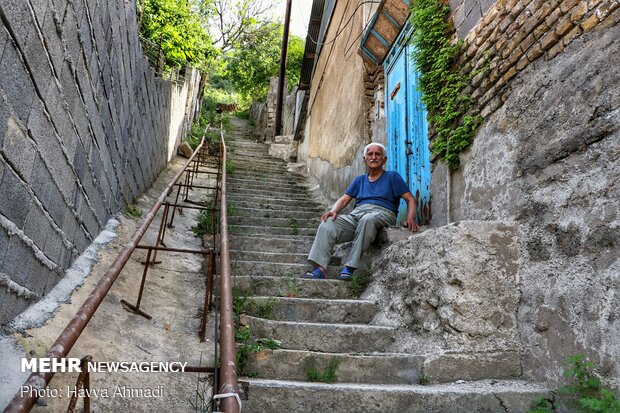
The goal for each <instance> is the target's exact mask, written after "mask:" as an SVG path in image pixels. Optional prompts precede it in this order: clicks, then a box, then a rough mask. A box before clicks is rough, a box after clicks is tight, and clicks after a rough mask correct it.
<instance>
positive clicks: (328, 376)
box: [304, 357, 340, 383]
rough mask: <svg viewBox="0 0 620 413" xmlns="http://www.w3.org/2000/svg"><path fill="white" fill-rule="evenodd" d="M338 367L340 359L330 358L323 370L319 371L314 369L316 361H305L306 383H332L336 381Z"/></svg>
mask: <svg viewBox="0 0 620 413" xmlns="http://www.w3.org/2000/svg"><path fill="white" fill-rule="evenodd" d="M339 366H340V358H339V357H332V358H330V359H329V362H328V363H327V366H325V370H323V371H319V369H317V368H316V360H315V359H314V358H308V359H306V361H305V363H304V370H305V372H306V378H307V380H308V381H314V382H320V383H334V382H335V381H336V380H338V376H337V375H336V371H337V370H338V367H339Z"/></svg>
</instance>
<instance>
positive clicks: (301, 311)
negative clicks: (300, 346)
mask: <svg viewBox="0 0 620 413" xmlns="http://www.w3.org/2000/svg"><path fill="white" fill-rule="evenodd" d="M249 300H250V302H251V304H249V305H247V306H246V309H245V311H244V312H245V313H246V314H247V315H250V316H253V317H259V318H266V319H270V320H280V321H303V322H311V323H345V324H346V323H352V324H360V323H369V322H370V321H371V320H372V318H373V317H374V316H375V315H376V314H377V312H378V311H379V309H378V308H377V305H376V304H375V303H374V302H372V301H368V300H325V299H321V298H291V297H257V296H254V297H251V298H249ZM262 377H264V376H262Z"/></svg>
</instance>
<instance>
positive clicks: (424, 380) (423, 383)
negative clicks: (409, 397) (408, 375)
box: [418, 374, 432, 386]
mask: <svg viewBox="0 0 620 413" xmlns="http://www.w3.org/2000/svg"><path fill="white" fill-rule="evenodd" d="M431 380H432V377H431V376H429V375H427V374H422V375H420V377H419V378H418V384H419V385H421V386H426V385H427V384H430V382H431Z"/></svg>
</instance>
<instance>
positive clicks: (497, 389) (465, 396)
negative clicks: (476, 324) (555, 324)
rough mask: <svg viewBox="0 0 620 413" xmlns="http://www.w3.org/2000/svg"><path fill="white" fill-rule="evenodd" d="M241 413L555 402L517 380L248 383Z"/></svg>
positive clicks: (428, 411) (475, 412)
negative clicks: (386, 383) (404, 382)
mask: <svg viewBox="0 0 620 413" xmlns="http://www.w3.org/2000/svg"><path fill="white" fill-rule="evenodd" d="M242 388H243V389H244V392H245V393H246V397H247V400H246V401H244V403H243V409H244V410H245V411H249V412H252V413H272V412H273V413H276V412H277V413H279V412H288V413H301V412H304V413H305V412H347V413H385V412H398V413H483V412H485V413H504V412H511V413H525V412H527V411H528V410H529V409H530V407H531V404H532V401H533V400H536V399H539V398H543V397H544V398H552V394H551V392H550V390H549V389H548V388H546V387H544V386H542V385H539V384H533V383H527V382H524V381H517V380H507V381H504V380H484V381H475V382H465V383H459V384H456V383H449V384H437V385H430V386H422V385H409V386H404V385H378V384H350V383H346V384H338V383H329V384H328V383H306V382H298V381H280V380H265V379H246V380H244V382H243V385H242Z"/></svg>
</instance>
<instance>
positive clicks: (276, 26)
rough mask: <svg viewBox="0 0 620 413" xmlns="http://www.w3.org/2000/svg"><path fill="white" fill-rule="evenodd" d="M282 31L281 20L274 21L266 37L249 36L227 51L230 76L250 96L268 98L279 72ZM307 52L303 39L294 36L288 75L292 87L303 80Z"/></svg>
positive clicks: (239, 89)
mask: <svg viewBox="0 0 620 413" xmlns="http://www.w3.org/2000/svg"><path fill="white" fill-rule="evenodd" d="M282 30H283V27H282V25H281V24H280V23H271V26H270V30H269V31H268V34H267V35H266V36H263V37H254V38H246V41H245V42H243V43H242V44H239V45H238V46H237V48H235V49H234V50H232V51H231V52H230V53H228V54H227V57H226V59H227V75H228V77H229V78H230V80H231V81H232V82H233V84H234V85H235V88H236V89H237V91H238V92H239V93H241V94H242V95H243V96H245V97H246V98H247V99H250V100H254V101H262V100H264V99H265V98H266V97H267V92H268V89H269V78H270V77H272V76H277V75H278V71H279V62H280V48H281V46H282ZM303 51H304V47H303V41H302V40H301V38H299V37H297V36H290V37H289V47H288V57H287V63H286V76H287V78H288V79H289V86H291V87H292V86H293V85H295V84H297V83H298V82H299V75H300V72H301V62H302V59H303Z"/></svg>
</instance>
